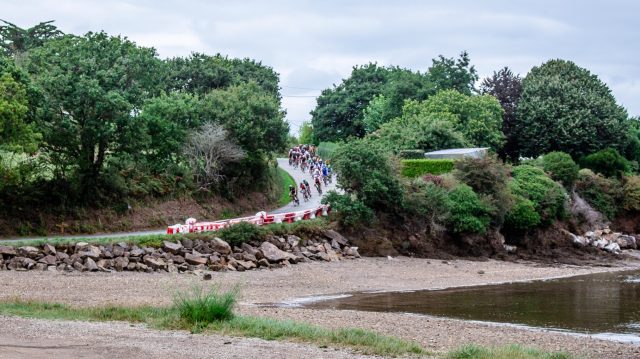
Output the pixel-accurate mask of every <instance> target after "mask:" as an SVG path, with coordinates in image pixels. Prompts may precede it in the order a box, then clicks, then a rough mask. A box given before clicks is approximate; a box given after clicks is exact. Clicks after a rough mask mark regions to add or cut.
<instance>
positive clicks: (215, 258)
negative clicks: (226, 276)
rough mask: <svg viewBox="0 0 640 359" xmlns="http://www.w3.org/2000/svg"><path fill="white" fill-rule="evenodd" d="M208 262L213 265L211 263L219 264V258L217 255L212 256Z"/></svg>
mask: <svg viewBox="0 0 640 359" xmlns="http://www.w3.org/2000/svg"><path fill="white" fill-rule="evenodd" d="M209 261H210V262H211V263H212V264H213V263H219V262H220V256H218V255H217V254H212V255H210V256H209Z"/></svg>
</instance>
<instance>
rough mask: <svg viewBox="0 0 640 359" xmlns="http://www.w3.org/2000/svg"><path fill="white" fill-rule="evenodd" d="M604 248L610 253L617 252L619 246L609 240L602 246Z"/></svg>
mask: <svg viewBox="0 0 640 359" xmlns="http://www.w3.org/2000/svg"><path fill="white" fill-rule="evenodd" d="M604 250H605V251H607V252H611V253H618V252H620V246H619V245H618V243H615V242H611V243H609V244H607V245H606V246H605V247H604Z"/></svg>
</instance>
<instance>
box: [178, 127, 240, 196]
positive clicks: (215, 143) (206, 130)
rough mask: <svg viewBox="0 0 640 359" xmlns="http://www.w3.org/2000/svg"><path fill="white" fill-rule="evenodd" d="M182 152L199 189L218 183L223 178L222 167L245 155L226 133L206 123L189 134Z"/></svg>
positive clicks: (220, 128) (222, 129)
mask: <svg viewBox="0 0 640 359" xmlns="http://www.w3.org/2000/svg"><path fill="white" fill-rule="evenodd" d="M183 151H184V154H185V155H186V157H187V159H188V161H189V163H190V164H191V169H192V171H193V173H194V176H195V180H196V182H197V183H198V185H199V186H200V188H201V189H207V188H208V187H210V186H211V185H213V184H217V183H219V182H220V181H221V180H222V179H223V178H224V175H223V174H222V173H223V167H224V166H225V165H226V164H227V163H229V162H235V161H239V160H241V159H242V158H243V157H244V155H245V154H244V151H243V150H242V149H241V148H240V147H239V146H237V145H236V144H235V143H233V142H232V141H230V140H229V139H228V138H227V131H226V130H225V129H224V128H222V126H220V125H217V124H213V123H206V124H204V125H203V126H202V127H201V128H199V129H198V130H197V131H194V132H193V133H191V134H190V135H189V139H188V141H187V143H186V145H185V147H184V149H183Z"/></svg>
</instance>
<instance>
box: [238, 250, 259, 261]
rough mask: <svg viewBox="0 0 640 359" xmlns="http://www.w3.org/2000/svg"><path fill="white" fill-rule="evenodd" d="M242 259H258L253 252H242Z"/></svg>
mask: <svg viewBox="0 0 640 359" xmlns="http://www.w3.org/2000/svg"><path fill="white" fill-rule="evenodd" d="M240 259H241V260H244V261H249V262H257V261H258V259H257V258H256V256H254V255H253V254H250V253H246V252H245V253H242V258H240Z"/></svg>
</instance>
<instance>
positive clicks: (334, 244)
mask: <svg viewBox="0 0 640 359" xmlns="http://www.w3.org/2000/svg"><path fill="white" fill-rule="evenodd" d="M331 248H333V249H336V250H340V244H339V243H338V242H337V241H336V240H335V239H332V240H331Z"/></svg>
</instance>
